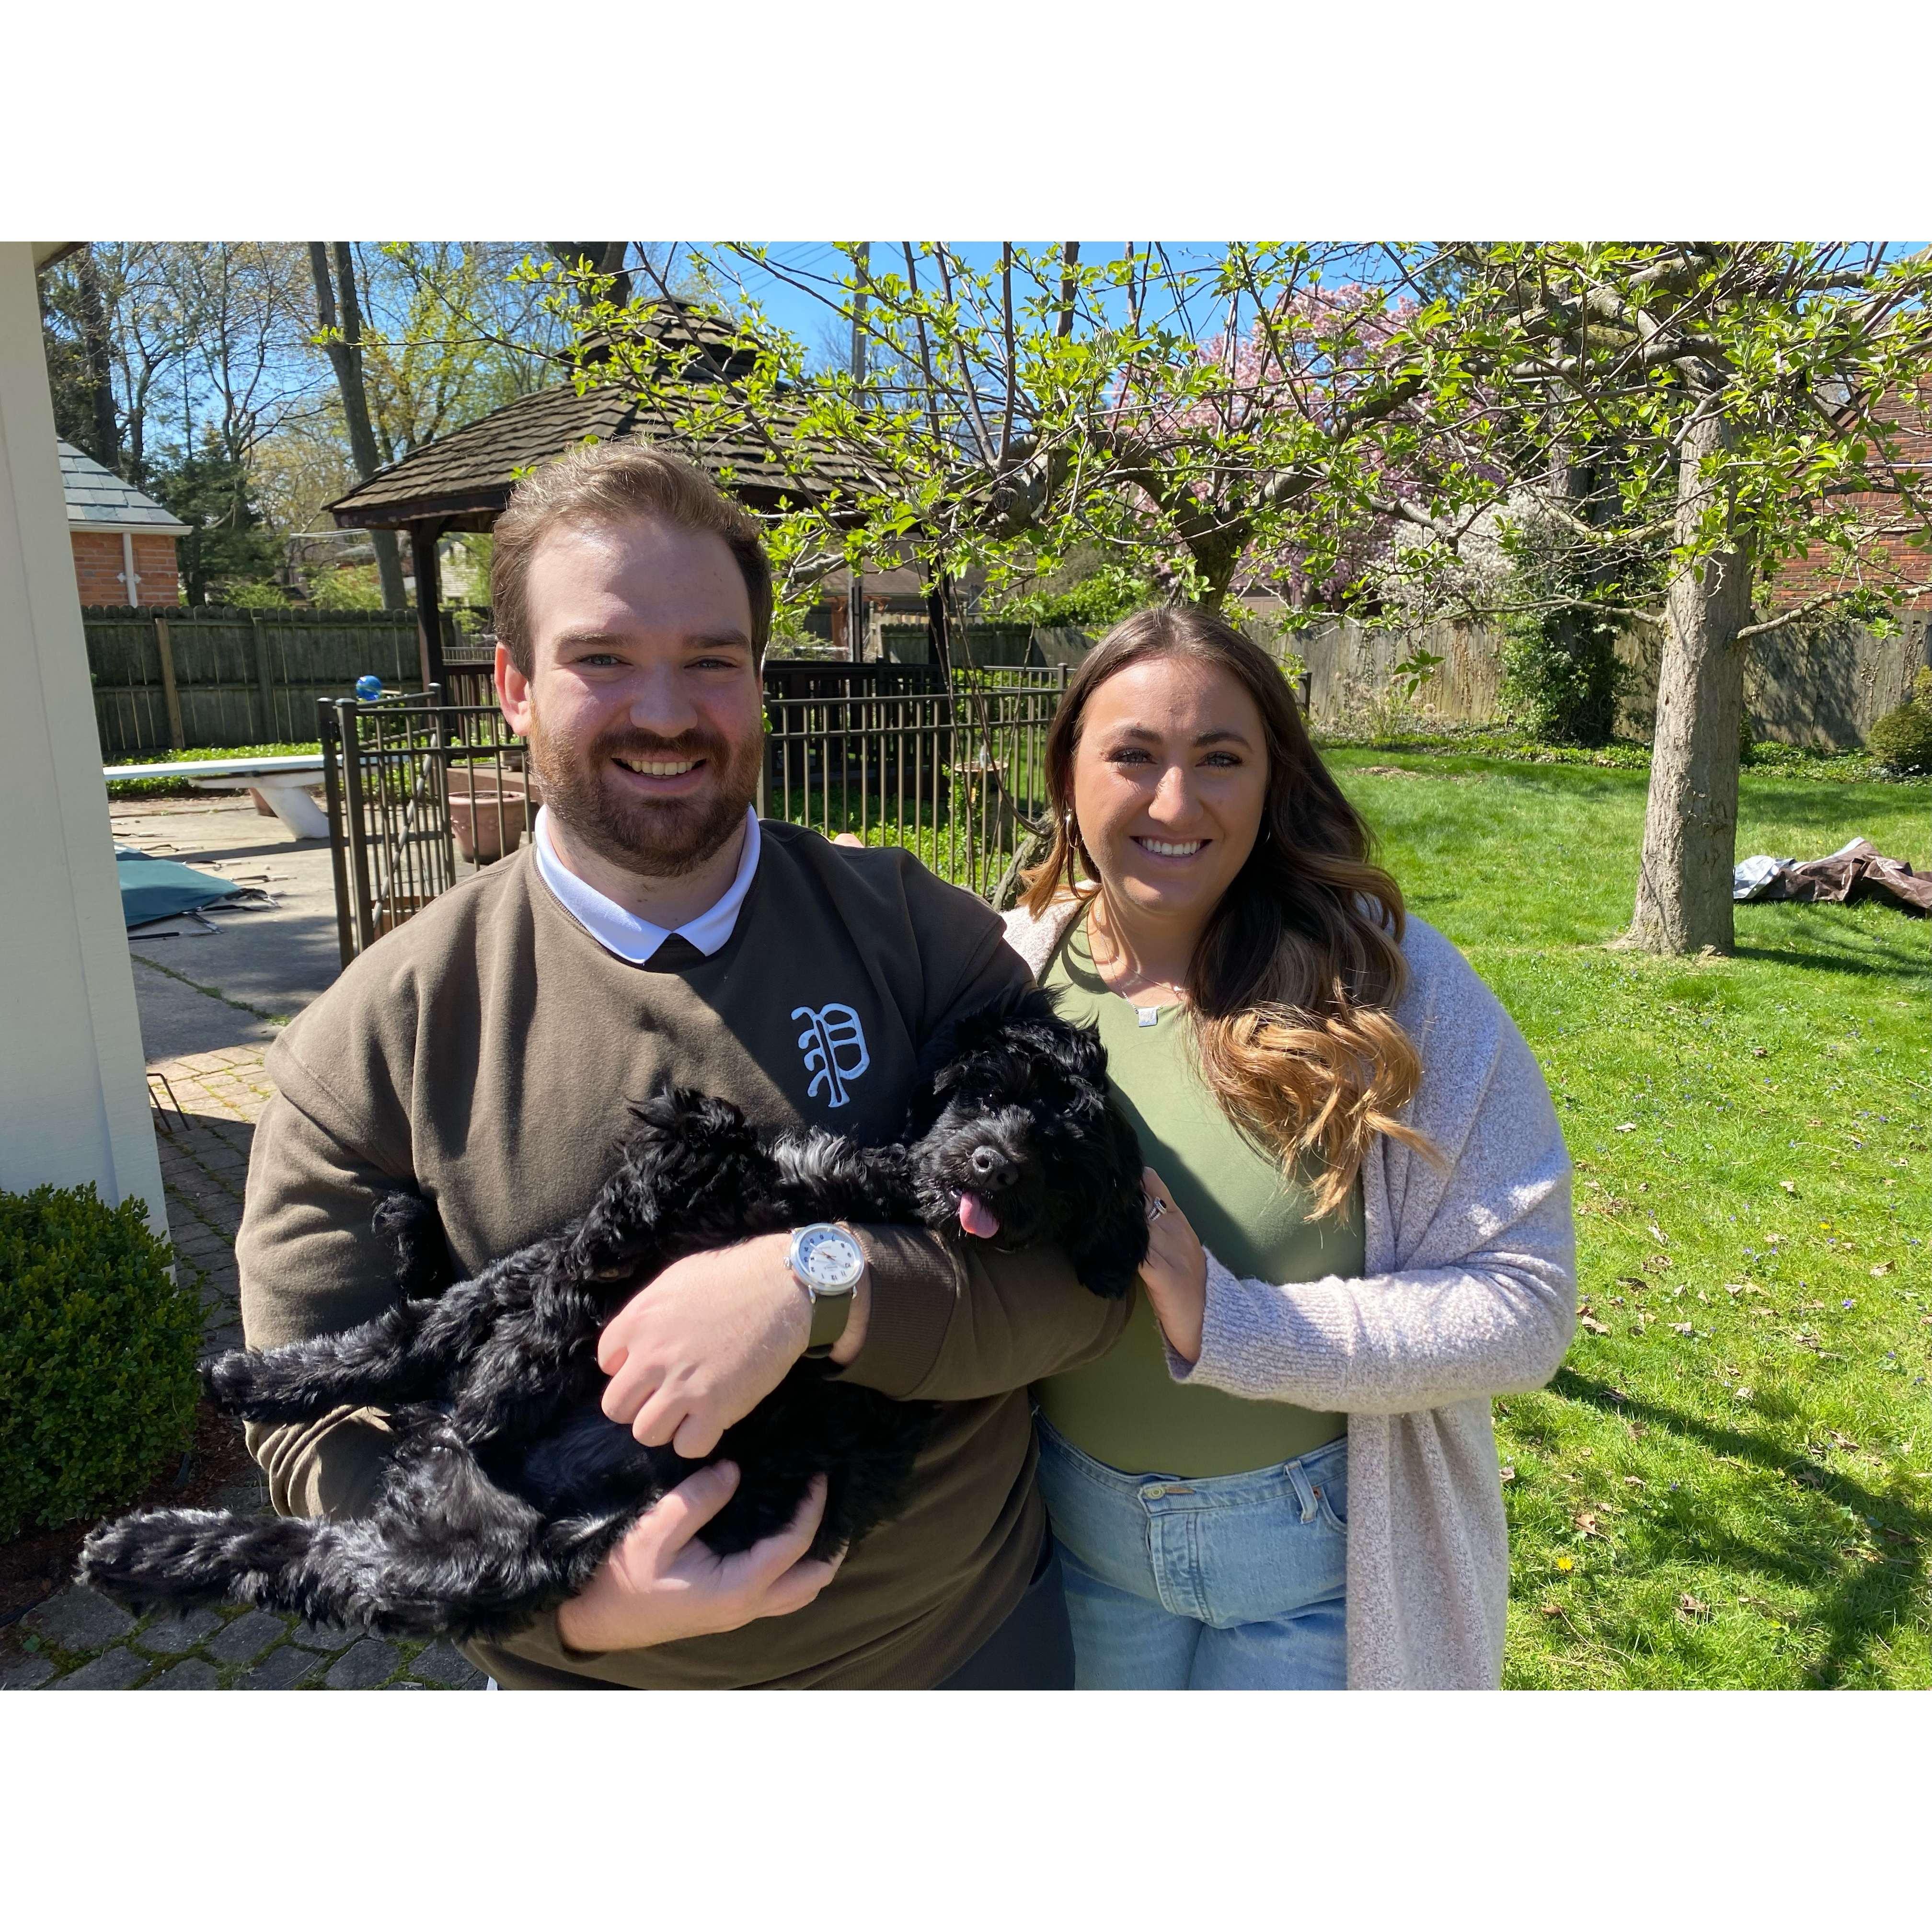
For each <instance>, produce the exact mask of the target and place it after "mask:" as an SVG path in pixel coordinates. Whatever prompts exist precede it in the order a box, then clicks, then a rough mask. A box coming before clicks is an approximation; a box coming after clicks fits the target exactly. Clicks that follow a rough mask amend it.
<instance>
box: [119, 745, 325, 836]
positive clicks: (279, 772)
mask: <svg viewBox="0 0 1932 1932" xmlns="http://www.w3.org/2000/svg"><path fill="white" fill-rule="evenodd" d="M101 775H102V776H103V777H104V778H105V779H106V780H107V782H108V783H109V784H114V783H116V782H117V781H119V780H121V779H122V778H184V779H186V780H187V782H188V783H189V784H191V785H193V786H195V787H197V788H198V789H199V790H203V791H258V792H260V793H261V794H262V796H263V799H266V801H267V803H268V805H269V810H270V811H272V812H274V814H275V816H276V817H278V818H279V819H280V820H281V821H282V823H284V825H286V826H287V827H288V828H289V829H290V831H291V832H293V833H294V834H295V835H296V837H297V838H327V837H328V836H329V817H328V814H326V812H324V811H323V809H322V808H321V806H320V805H317V803H316V802H315V800H314V799H312V798H311V797H310V796H309V795H308V791H307V790H305V787H307V786H309V785H312V784H316V783H317V782H318V781H319V780H320V778H321V777H322V754H321V753H320V751H309V752H304V753H299V754H296V756H294V757H286V758H182V759H179V760H176V761H175V762H173V763H169V764H165V765H109V766H105V767H104V769H103V771H102V773H101Z"/></svg>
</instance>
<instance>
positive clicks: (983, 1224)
mask: <svg viewBox="0 0 1932 1932" xmlns="http://www.w3.org/2000/svg"><path fill="white" fill-rule="evenodd" d="M959 1225H960V1226H961V1227H962V1229H964V1230H965V1232H967V1233H968V1234H969V1235H978V1236H979V1237H980V1240H982V1241H991V1240H992V1238H993V1237H994V1236H995V1235H997V1234H998V1232H1000V1217H999V1216H998V1215H997V1214H995V1213H994V1212H993V1211H992V1208H989V1207H988V1206H987V1205H986V1202H983V1201H982V1200H981V1199H980V1197H979V1196H978V1195H977V1194H962V1195H961V1196H960V1197H959Z"/></svg>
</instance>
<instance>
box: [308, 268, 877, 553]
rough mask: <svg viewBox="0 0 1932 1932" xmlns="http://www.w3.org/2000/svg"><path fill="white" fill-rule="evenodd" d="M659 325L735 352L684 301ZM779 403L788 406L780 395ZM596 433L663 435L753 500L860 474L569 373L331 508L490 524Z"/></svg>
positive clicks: (801, 494) (794, 497)
mask: <svg viewBox="0 0 1932 1932" xmlns="http://www.w3.org/2000/svg"><path fill="white" fill-rule="evenodd" d="M655 332H657V333H658V334H660V335H663V336H664V337H667V338H671V337H673V332H675V335H676V338H682V339H683V340H694V341H697V344H699V345H700V347H701V348H702V349H703V350H704V351H705V352H706V355H707V356H710V357H711V358H712V359H715V360H718V361H721V362H730V361H733V360H735V359H736V358H735V357H734V356H733V355H732V353H731V351H730V343H731V338H730V335H729V333H728V332H727V331H725V330H724V329H722V328H721V326H719V325H718V324H717V323H713V322H711V321H710V320H709V318H706V317H701V316H700V315H698V314H697V313H696V312H694V311H683V310H682V306H681V305H679V308H677V309H676V310H674V311H672V313H671V314H670V315H669V316H667V317H666V318H665V320H664V321H663V322H662V323H661V324H660V325H659V326H658V329H657V330H656V331H655ZM595 366H596V365H595V364H593V365H592V367H593V368H595ZM613 374H614V372H613ZM702 375H703V370H702V365H697V366H694V368H692V370H691V373H690V379H691V380H702ZM778 407H779V408H780V409H782V408H783V407H784V401H783V398H779V400H778ZM586 437H595V438H597V439H598V440H599V441H600V442H604V443H614V442H623V441H626V440H637V441H641V442H655V443H663V444H664V445H665V446H667V448H670V449H676V450H678V451H679V452H680V453H682V455H685V456H687V457H688V458H691V460H693V461H694V462H696V463H699V464H700V465H701V466H703V468H704V469H706V470H708V471H709V472H710V473H711V474H712V475H714V476H718V475H724V474H728V476H729V487H730V491H731V493H732V494H733V496H736V497H737V498H738V499H739V500H740V501H741V502H743V503H744V504H745V505H746V506H747V507H748V508H751V509H754V510H772V509H775V508H777V507H778V502H779V499H780V498H781V497H788V498H789V499H790V500H791V501H792V502H793V503H796V502H799V500H800V499H802V498H808V497H811V496H817V495H819V494H820V493H823V492H824V491H826V490H829V489H831V488H832V487H835V486H838V485H841V484H850V482H851V481H854V480H856V472H853V471H852V470H851V469H850V466H848V465H847V463H845V462H844V461H843V460H840V459H839V458H835V457H834V458H829V459H828V460H822V461H821V462H820V463H818V464H817V466H815V467H814V469H813V471H812V472H810V473H809V474H808V475H806V476H805V477H803V478H800V477H799V476H796V475H793V474H791V473H790V472H787V470H786V469H783V468H781V466H779V465H778V464H777V463H774V462H773V461H772V456H771V450H770V447H769V444H767V443H766V441H765V440H764V439H763V437H760V435H759V434H757V431H754V430H744V431H730V432H727V433H724V434H717V435H714V436H713V437H711V438H709V440H706V441H705V442H703V443H701V444H697V445H694V444H692V443H689V442H688V441H687V440H685V438H684V437H681V436H679V435H678V434H676V432H675V431H673V429H672V428H671V427H670V425H669V424H668V423H667V422H666V421H665V420H664V419H663V418H662V417H661V416H658V415H657V414H655V413H653V412H652V411H651V410H649V409H647V408H646V407H643V406H642V405H640V404H639V402H638V401H637V397H636V395H635V394H634V392H633V390H632V389H631V388H630V387H628V386H627V385H625V384H624V383H622V382H621V380H613V382H612V383H610V385H609V386H604V387H598V388H595V389H587V390H586V391H585V392H583V394H582V395H579V394H578V393H577V390H576V389H575V387H574V386H573V385H572V384H570V383H559V384H558V385H557V386H555V387H553V388H550V389H539V390H538V391H536V392H535V393H534V394H533V395H527V396H520V397H519V398H517V400H516V401H514V402H513V403H508V404H505V405H504V407H502V408H501V409H500V410H492V411H491V413H490V414H489V415H488V416H483V417H481V418H479V419H478V420H477V421H476V422H473V423H469V424H467V425H465V426H464V427H463V428H461V429H459V430H456V431H452V433H451V434H449V435H448V436H445V437H438V438H437V440H436V441H435V442H434V443H425V444H424V445H423V446H422V448H421V449H418V450H415V451H413V452H411V453H410V455H407V456H406V457H404V458H403V460H401V462H400V463H393V464H392V465H391V466H390V467H389V468H388V469H383V470H379V471H378V472H377V474H376V475H374V476H372V477H371V478H370V479H369V480H368V482H366V483H362V484H358V485H357V486H356V487H355V488H354V489H353V490H350V492H349V493H348V494H347V496H342V497H341V498H339V499H338V500H337V501H336V502H333V503H332V504H330V505H329V511H330V512H331V514H332V515H333V516H334V517H335V521H336V524H337V526H338V528H339V529H407V528H408V527H410V526H412V525H417V524H423V523H434V524H435V525H436V526H437V527H438V528H439V529H443V530H487V529H489V528H490V526H492V525H493V523H495V522H496V518H497V517H498V516H499V514H501V513H502V510H503V508H504V506H505V504H507V503H508V501H509V497H510V491H511V487H512V486H513V485H514V482H515V481H516V476H515V472H517V470H518V469H527V468H529V467H532V466H535V465H536V464H538V463H547V462H548V461H550V460H551V459H552V458H555V457H558V456H561V455H562V454H563V453H564V452H565V451H566V450H568V449H574V447H575V446H577V444H579V443H582V442H583V440H585V439H586Z"/></svg>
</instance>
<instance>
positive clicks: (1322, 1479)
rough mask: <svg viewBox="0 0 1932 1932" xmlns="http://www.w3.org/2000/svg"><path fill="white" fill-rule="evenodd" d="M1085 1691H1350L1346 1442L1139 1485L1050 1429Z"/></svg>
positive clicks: (1054, 1490) (1045, 1446)
mask: <svg viewBox="0 0 1932 1932" xmlns="http://www.w3.org/2000/svg"><path fill="white" fill-rule="evenodd" d="M1038 1427H1039V1430H1040V1491H1041V1493H1042V1495H1043V1496H1045V1498H1046V1508H1047V1514H1048V1515H1049V1517H1051V1518H1052V1522H1053V1533H1054V1536H1055V1539H1056V1541H1058V1543H1059V1545H1060V1556H1061V1564H1062V1566H1063V1567H1064V1571H1065V1573H1066V1580H1067V1616H1068V1617H1069V1618H1070V1619H1071V1621H1072V1622H1073V1673H1074V1687H1075V1688H1076V1689H1077V1690H1081V1691H1340V1690H1341V1689H1343V1688H1344V1687H1345V1686H1346V1683H1347V1681H1348V1658H1347V1654H1346V1641H1345V1640H1346V1622H1345V1619H1344V1615H1343V1590H1344V1587H1345V1581H1346V1580H1345V1577H1344V1571H1343V1565H1344V1562H1345V1559H1346V1556H1347V1553H1348V1545H1349V1533H1348V1521H1349V1443H1348V1439H1347V1437H1346V1436H1343V1437H1340V1438H1339V1439H1337V1441H1335V1442H1330V1443H1325V1444H1324V1445H1322V1448H1319V1449H1316V1450H1313V1451H1310V1454H1307V1455H1306V1456H1303V1457H1298V1459H1297V1460H1295V1461H1294V1462H1292V1463H1277V1465H1276V1466H1274V1468H1273V1469H1256V1470H1253V1471H1250V1472H1248V1473H1247V1474H1245V1475H1238V1476H1207V1477H1203V1476H1196V1477H1191V1478H1187V1479H1186V1480H1183V1479H1181V1478H1178V1477H1172V1476H1161V1475H1139V1476H1135V1475H1127V1474H1126V1473H1124V1472H1123V1471H1121V1470H1119V1469H1109V1467H1108V1466H1107V1465H1106V1463H1097V1462H1095V1461H1094V1459H1093V1457H1091V1456H1086V1455H1083V1454H1082V1453H1081V1452H1080V1451H1079V1450H1078V1449H1076V1448H1074V1446H1073V1444H1071V1443H1070V1442H1068V1441H1067V1439H1065V1438H1064V1436H1061V1435H1060V1434H1058V1433H1057V1432H1056V1431H1055V1429H1054V1428H1053V1427H1052V1425H1051V1424H1049V1423H1048V1422H1047V1421H1045V1420H1044V1419H1041V1420H1040V1423H1039V1424H1038Z"/></svg>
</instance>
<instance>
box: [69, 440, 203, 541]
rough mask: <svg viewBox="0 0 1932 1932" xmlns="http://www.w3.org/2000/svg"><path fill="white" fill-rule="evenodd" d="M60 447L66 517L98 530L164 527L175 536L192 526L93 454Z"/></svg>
mask: <svg viewBox="0 0 1932 1932" xmlns="http://www.w3.org/2000/svg"><path fill="white" fill-rule="evenodd" d="M59 448H60V466H61V490H62V494H63V495H64V496H65V497H66V499H67V520H68V522H69V523H72V524H75V525H77V526H80V527H82V528H92V529H133V530H164V531H166V532H169V534H171V535H175V536H181V535H185V534H186V533H187V530H188V529H189V527H190V526H188V525H187V524H186V523H183V522H182V521H181V519H180V518H179V517H177V516H176V515H175V514H174V513H173V511H171V510H169V509H166V508H163V506H162V505H160V504H159V503H157V502H155V501H154V498H153V497H151V496H144V495H143V494H142V492H141V491H139V490H137V489H136V488H135V487H134V486H133V484H131V483H127V482H124V481H122V480H121V478H119V477H118V476H116V475H115V474H114V472H113V471H112V470H111V469H103V468H102V467H101V465H100V464H99V463H97V462H95V460H94V458H92V457H91V456H89V455H86V454H85V453H84V452H82V451H80V450H78V449H75V448H74V445H73V444H72V443H62V444H61V445H60V446H59Z"/></svg>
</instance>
